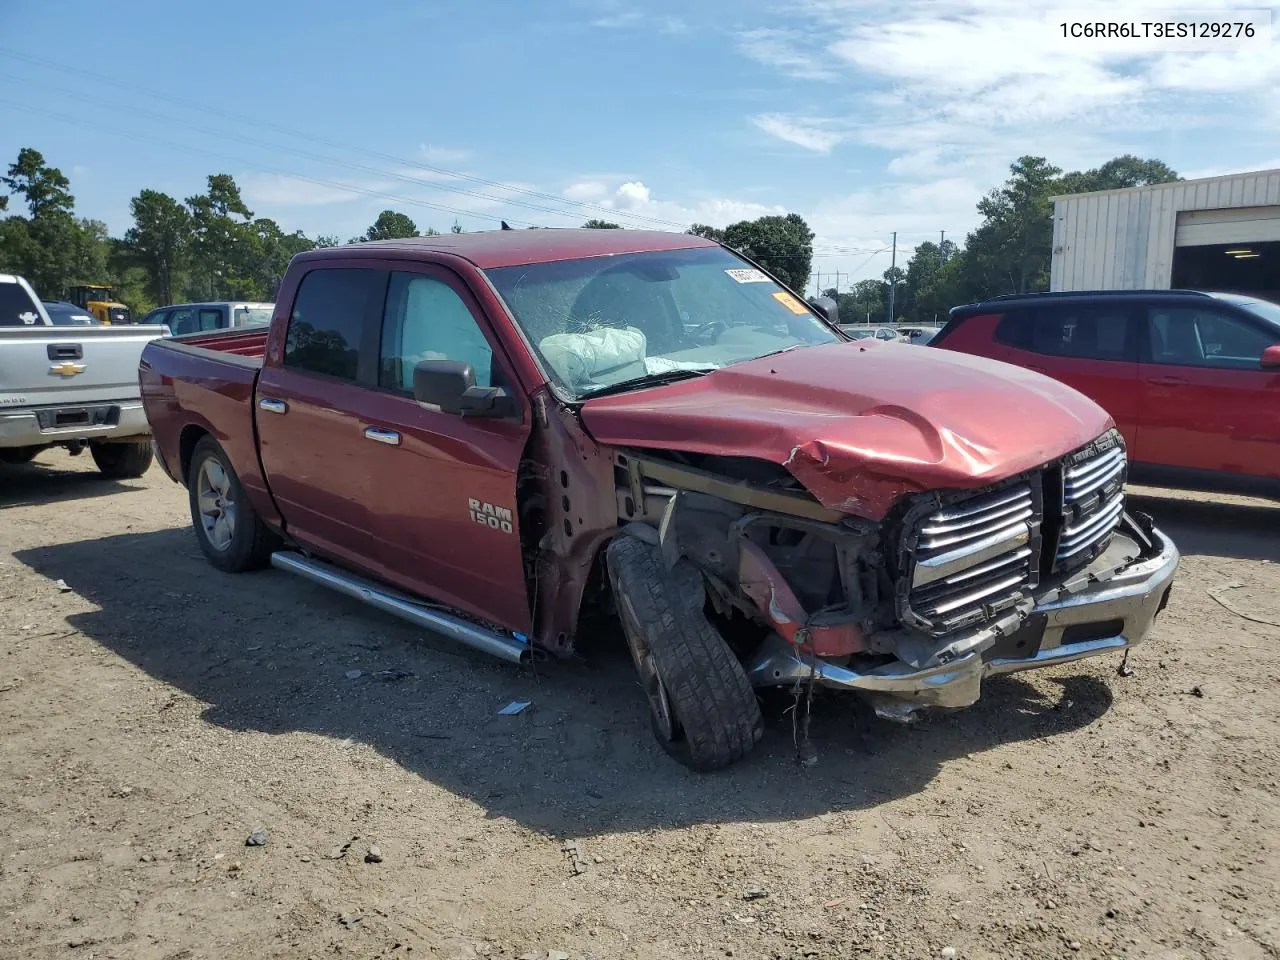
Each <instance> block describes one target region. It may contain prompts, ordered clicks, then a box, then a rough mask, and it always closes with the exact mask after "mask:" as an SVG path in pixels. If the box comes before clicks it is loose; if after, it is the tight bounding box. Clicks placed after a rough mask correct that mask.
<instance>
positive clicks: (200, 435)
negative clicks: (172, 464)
mask: <svg viewBox="0 0 1280 960" xmlns="http://www.w3.org/2000/svg"><path fill="white" fill-rule="evenodd" d="M209 435H210V434H209V431H208V430H206V429H205V428H204V427H201V426H197V425H196V424H194V423H192V424H188V425H187V426H185V427H183V428H182V435H181V437H179V439H178V465H179V467H180V469H181V470H182V474H181V476H179V478H178V480H179V481H180V482H181V483H182V485H183V486H184V487H185V486H186V485H187V474H188V473H190V472H191V457H192V455H193V454H194V453H195V450H196V444H197V443H199V442H200V441H201V440H202V439H204V438H205V437H207V436H209Z"/></svg>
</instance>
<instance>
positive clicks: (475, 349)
mask: <svg viewBox="0 0 1280 960" xmlns="http://www.w3.org/2000/svg"><path fill="white" fill-rule="evenodd" d="M379 339H380V348H379V364H378V389H377V392H376V401H375V402H374V403H372V404H371V405H370V408H369V415H368V419H367V420H365V421H364V432H363V438H364V443H363V445H364V450H363V451H362V459H363V461H364V463H365V465H366V469H367V470H368V475H369V478H370V482H371V483H372V488H371V490H370V491H369V494H368V496H370V497H371V502H373V503H376V505H377V506H376V508H375V510H374V511H373V513H372V516H371V517H370V520H371V522H372V529H373V530H374V531H375V534H376V536H377V539H378V543H379V550H380V554H379V556H380V560H381V564H382V569H383V576H384V577H385V578H386V579H387V580H388V581H390V582H392V583H394V584H397V585H398V586H401V587H402V588H404V589H407V590H410V591H412V592H414V593H418V594H422V595H424V596H427V597H431V598H433V599H437V600H440V601H442V602H444V603H446V604H448V605H450V606H454V607H458V608H460V609H463V610H466V611H468V612H470V613H473V614H475V615H477V616H479V617H482V618H484V619H486V620H489V621H492V622H494V623H497V624H500V625H502V626H504V627H506V628H508V629H510V630H515V631H520V632H524V633H528V632H529V631H530V624H531V610H530V603H529V595H528V591H527V589H526V586H525V583H526V581H525V570H524V555H523V551H522V549H521V542H520V525H519V515H518V511H517V508H516V474H517V471H518V469H519V466H520V461H521V457H522V455H523V453H524V448H525V444H526V441H527V440H528V437H529V433H530V431H531V428H532V427H531V422H530V419H529V415H528V411H527V409H526V407H525V404H524V402H523V398H520V400H521V403H520V412H517V413H515V414H513V415H512V416H510V417H506V418H484V417H463V416H461V415H457V414H450V413H444V412H443V411H441V410H440V409H439V408H436V407H428V406H425V405H422V404H419V403H417V402H416V401H415V400H414V399H413V369H414V366H415V365H416V364H417V363H418V362H419V361H421V360H428V359H430V360H463V361H466V362H468V363H470V364H471V367H472V369H473V370H474V372H475V378H476V385H477V386H504V387H506V388H507V390H508V391H509V392H511V393H512V394H517V393H518V391H517V390H516V387H515V380H514V378H513V377H512V376H511V374H510V370H511V367H510V365H509V363H508V361H507V358H506V355H505V354H504V352H503V349H502V345H501V343H500V342H499V341H498V340H497V339H496V337H494V335H493V332H492V327H491V325H490V324H489V322H488V319H487V318H486V317H485V315H484V313H483V311H482V310H481V308H480V306H479V304H478V303H477V302H476V300H475V298H474V297H473V296H472V294H471V292H470V291H469V290H468V289H467V286H466V284H465V283H464V282H463V280H462V279H461V278H460V277H459V276H458V275H457V274H455V273H454V272H453V271H452V270H449V269H447V268H445V267H442V266H432V265H428V264H421V263H412V264H410V263H405V264H397V265H396V267H395V269H393V270H392V272H391V278H390V283H389V284H388V287H387V297H386V307H385V310H384V313H383V316H382V322H381V335H380V338H379Z"/></svg>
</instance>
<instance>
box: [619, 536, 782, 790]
mask: <svg viewBox="0 0 1280 960" xmlns="http://www.w3.org/2000/svg"><path fill="white" fill-rule="evenodd" d="M606 562H607V564H608V569H609V579H610V581H611V582H612V585H613V593H614V598H615V600H616V602H617V606H618V616H619V618H620V619H621V620H622V629H623V632H624V633H625V634H626V638H627V645H628V647H630V649H631V657H632V659H633V660H634V661H635V664H636V669H637V671H638V672H639V674H640V682H641V684H642V685H643V687H644V690H645V695H646V696H647V697H648V699H649V713H650V719H651V720H652V724H653V732H654V735H655V736H656V737H657V739H658V742H659V743H661V744H662V747H663V749H665V750H666V751H667V752H668V753H669V754H671V755H672V756H673V757H675V758H676V759H677V760H679V761H680V762H681V763H683V764H684V765H685V766H687V767H689V768H690V769H693V770H698V771H709V770H718V769H720V768H722V767H727V766H729V765H730V764H732V763H734V762H736V761H738V760H741V759H742V758H743V757H745V756H746V755H747V754H748V753H750V752H751V750H752V749H753V748H754V747H755V745H756V744H757V743H759V742H760V738H761V737H762V736H764V720H763V719H762V718H761V716H760V704H759V703H758V701H757V700H756V695H755V691H754V690H752V688H751V682H750V681H749V680H748V679H747V675H746V672H745V671H744V670H743V669H742V665H741V664H740V663H739V662H738V659H737V657H735V656H734V653H733V651H732V650H731V649H730V648H729V645H728V644H727V643H725V641H724V638H723V637H721V636H720V633H719V632H718V631H717V630H716V628H715V627H714V626H712V625H711V623H710V621H708V620H707V618H706V615H705V614H704V613H703V611H702V606H703V603H704V602H705V594H704V591H703V586H702V582H701V577H700V576H699V575H698V572H697V569H696V568H694V567H693V566H692V565H691V564H689V563H688V562H687V561H682V562H681V563H679V564H677V565H676V567H675V569H674V570H672V571H670V572H667V571H666V570H665V569H664V568H663V564H662V561H661V557H660V555H659V552H658V550H657V548H656V547H653V546H651V545H650V544H647V543H643V542H642V541H640V540H638V539H636V538H634V537H627V536H622V537H618V538H617V539H615V540H614V541H613V542H612V543H611V544H609V549H608V551H607V553H606Z"/></svg>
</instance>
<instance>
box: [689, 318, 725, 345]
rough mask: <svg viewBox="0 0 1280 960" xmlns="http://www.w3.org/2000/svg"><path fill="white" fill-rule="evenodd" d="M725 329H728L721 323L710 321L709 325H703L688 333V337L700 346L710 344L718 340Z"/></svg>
mask: <svg viewBox="0 0 1280 960" xmlns="http://www.w3.org/2000/svg"><path fill="white" fill-rule="evenodd" d="M727 329H728V327H726V326H725V324H724V323H722V322H721V321H719V320H712V321H711V322H709V323H704V324H703V325H702V326H700V327H697V328H696V329H694V330H691V331H690V332H689V337H690V338H691V339H693V340H695V341H697V342H698V343H700V344H711V343H715V342H716V341H717V340H719V339H720V334H722V333H724V332H725V330H727Z"/></svg>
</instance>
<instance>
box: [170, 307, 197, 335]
mask: <svg viewBox="0 0 1280 960" xmlns="http://www.w3.org/2000/svg"><path fill="white" fill-rule="evenodd" d="M195 331H196V312H195V311H194V310H192V309H191V308H190V307H180V308H178V309H176V310H171V311H169V332H170V333H172V334H173V335H174V336H175V337H180V336H182V334H184V333H195Z"/></svg>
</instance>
